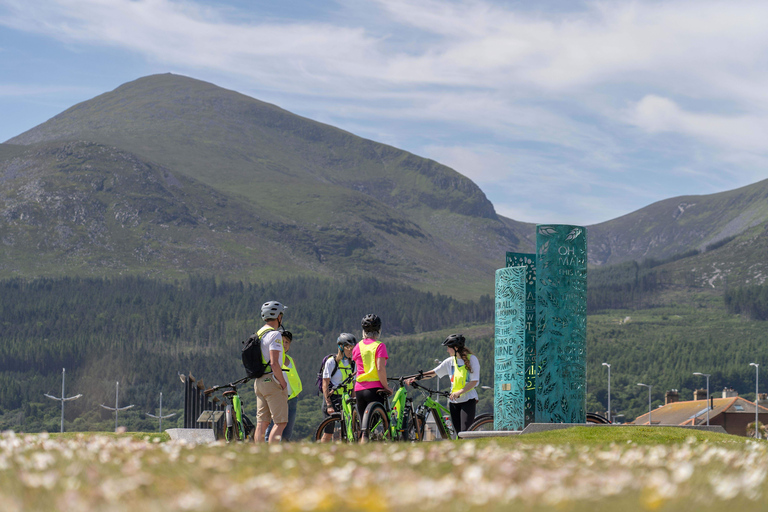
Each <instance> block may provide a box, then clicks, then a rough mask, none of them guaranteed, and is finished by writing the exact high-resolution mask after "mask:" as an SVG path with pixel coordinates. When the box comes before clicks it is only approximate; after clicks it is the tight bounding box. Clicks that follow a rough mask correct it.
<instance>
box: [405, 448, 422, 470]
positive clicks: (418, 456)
mask: <svg viewBox="0 0 768 512" xmlns="http://www.w3.org/2000/svg"><path fill="white" fill-rule="evenodd" d="M424 459H425V455H424V450H421V449H418V448H415V449H413V450H411V451H410V453H409V454H408V463H409V464H411V465H414V466H415V465H418V464H421V463H422V462H424Z"/></svg>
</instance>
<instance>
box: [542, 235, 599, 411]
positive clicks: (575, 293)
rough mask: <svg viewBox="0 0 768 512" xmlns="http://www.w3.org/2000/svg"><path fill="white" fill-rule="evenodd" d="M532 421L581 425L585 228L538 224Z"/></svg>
mask: <svg viewBox="0 0 768 512" xmlns="http://www.w3.org/2000/svg"><path fill="white" fill-rule="evenodd" d="M536 322H537V325H536V366H537V369H538V374H537V375H536V422H537V423H585V422H586V400H587V394H586V393H587V350H586V348H587V347H586V341H587V229H586V228H584V227H582V226H565V225H560V224H552V225H538V226H536Z"/></svg>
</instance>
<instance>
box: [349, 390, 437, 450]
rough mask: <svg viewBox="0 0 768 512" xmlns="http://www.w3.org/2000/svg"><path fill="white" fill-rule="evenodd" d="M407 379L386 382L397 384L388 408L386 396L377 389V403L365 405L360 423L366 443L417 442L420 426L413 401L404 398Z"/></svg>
mask: <svg viewBox="0 0 768 512" xmlns="http://www.w3.org/2000/svg"><path fill="white" fill-rule="evenodd" d="M407 378H409V377H391V378H388V379H387V380H390V381H395V382H399V383H400V387H399V388H398V389H397V391H395V394H394V395H392V405H391V406H390V404H389V400H388V396H389V393H387V392H386V391H384V390H379V395H381V401H380V402H372V403H370V404H368V406H367V407H366V408H365V412H364V413H363V420H362V421H361V422H360V426H361V435H362V436H363V437H365V439H366V440H369V441H420V440H421V437H420V433H421V432H422V431H423V427H421V426H419V425H417V424H416V422H417V421H418V420H417V418H416V414H415V411H414V410H413V399H412V398H411V397H409V396H408V393H407V391H406V388H405V384H404V383H403V381H404V380H405V379H407Z"/></svg>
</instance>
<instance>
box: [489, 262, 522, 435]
mask: <svg viewBox="0 0 768 512" xmlns="http://www.w3.org/2000/svg"><path fill="white" fill-rule="evenodd" d="M525 278H526V267H508V268H501V269H499V270H497V271H496V321H495V333H494V337H495V343H494V345H495V358H494V359H495V368H494V369H495V383H494V394H493V408H494V420H493V426H494V429H495V430H522V429H523V428H524V427H525V407H524V401H525Z"/></svg>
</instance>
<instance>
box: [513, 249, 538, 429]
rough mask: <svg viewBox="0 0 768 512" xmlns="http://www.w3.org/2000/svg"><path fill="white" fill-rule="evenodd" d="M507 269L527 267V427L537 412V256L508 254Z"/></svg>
mask: <svg viewBox="0 0 768 512" xmlns="http://www.w3.org/2000/svg"><path fill="white" fill-rule="evenodd" d="M506 261H507V265H506V266H507V267H525V268H526V272H525V425H526V426H527V425H528V424H530V423H533V422H534V420H535V411H536V254H527V253H519V252H508V253H507V259H506Z"/></svg>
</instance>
